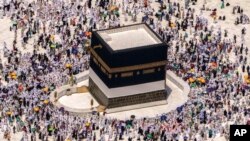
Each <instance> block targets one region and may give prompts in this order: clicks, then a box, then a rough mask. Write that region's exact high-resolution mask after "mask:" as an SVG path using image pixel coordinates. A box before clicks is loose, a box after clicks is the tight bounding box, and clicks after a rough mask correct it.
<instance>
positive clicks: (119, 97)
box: [89, 24, 168, 109]
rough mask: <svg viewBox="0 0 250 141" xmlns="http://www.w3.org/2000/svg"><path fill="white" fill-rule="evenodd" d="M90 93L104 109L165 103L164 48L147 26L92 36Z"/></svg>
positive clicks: (141, 25) (106, 31) (123, 28)
mask: <svg viewBox="0 0 250 141" xmlns="http://www.w3.org/2000/svg"><path fill="white" fill-rule="evenodd" d="M89 50H90V53H91V57H90V74H89V77H90V78H89V90H90V92H91V94H92V95H93V97H94V98H95V99H96V100H97V101H98V102H99V103H100V104H101V105H103V106H105V107H106V108H110V109H111V108H118V107H124V106H130V105H138V104H144V103H150V102H157V101H164V100H166V99H167V96H168V94H167V92H166V90H165V85H166V83H165V72H166V70H165V64H166V61H167V44H166V43H164V42H163V41H162V40H161V39H160V37H159V36H158V35H157V34H156V33H155V32H154V31H153V30H152V29H151V28H150V27H149V26H148V25H146V24H135V25H129V26H123V27H119V28H111V29H106V30H98V31H94V32H93V33H92V39H91V47H90V49H89Z"/></svg>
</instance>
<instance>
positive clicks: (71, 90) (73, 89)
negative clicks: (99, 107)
mask: <svg viewBox="0 0 250 141" xmlns="http://www.w3.org/2000/svg"><path fill="white" fill-rule="evenodd" d="M88 74H89V72H88V71H85V72H83V73H80V74H78V75H76V82H77V83H79V82H82V81H84V80H87V79H88V78H89V77H88ZM87 91H88V88H87V87H86V86H81V87H77V86H76V85H74V86H71V85H64V86H61V87H59V88H57V89H56V90H54V91H53V92H51V94H50V101H51V102H52V103H53V104H54V105H55V106H56V107H57V108H61V107H63V108H64V109H65V110H66V111H68V112H69V113H70V114H71V115H76V116H82V115H86V114H87V113H90V112H92V110H91V109H84V110H83V109H74V108H71V107H67V106H65V105H62V104H61V103H60V102H58V99H60V98H61V97H62V96H65V95H71V94H77V93H83V92H87ZM55 95H56V97H55Z"/></svg>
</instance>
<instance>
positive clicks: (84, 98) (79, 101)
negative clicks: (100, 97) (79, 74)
mask: <svg viewBox="0 0 250 141" xmlns="http://www.w3.org/2000/svg"><path fill="white" fill-rule="evenodd" d="M91 99H93V97H92V96H91V94H90V93H89V92H86V93H76V94H72V95H65V96H62V97H60V98H59V100H58V102H59V103H60V104H61V105H63V106H64V107H70V108H73V109H79V110H85V109H90V108H92V107H91V105H90V103H91ZM93 101H94V102H93V107H97V106H98V105H99V104H98V103H97V101H96V100H95V99H93Z"/></svg>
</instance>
